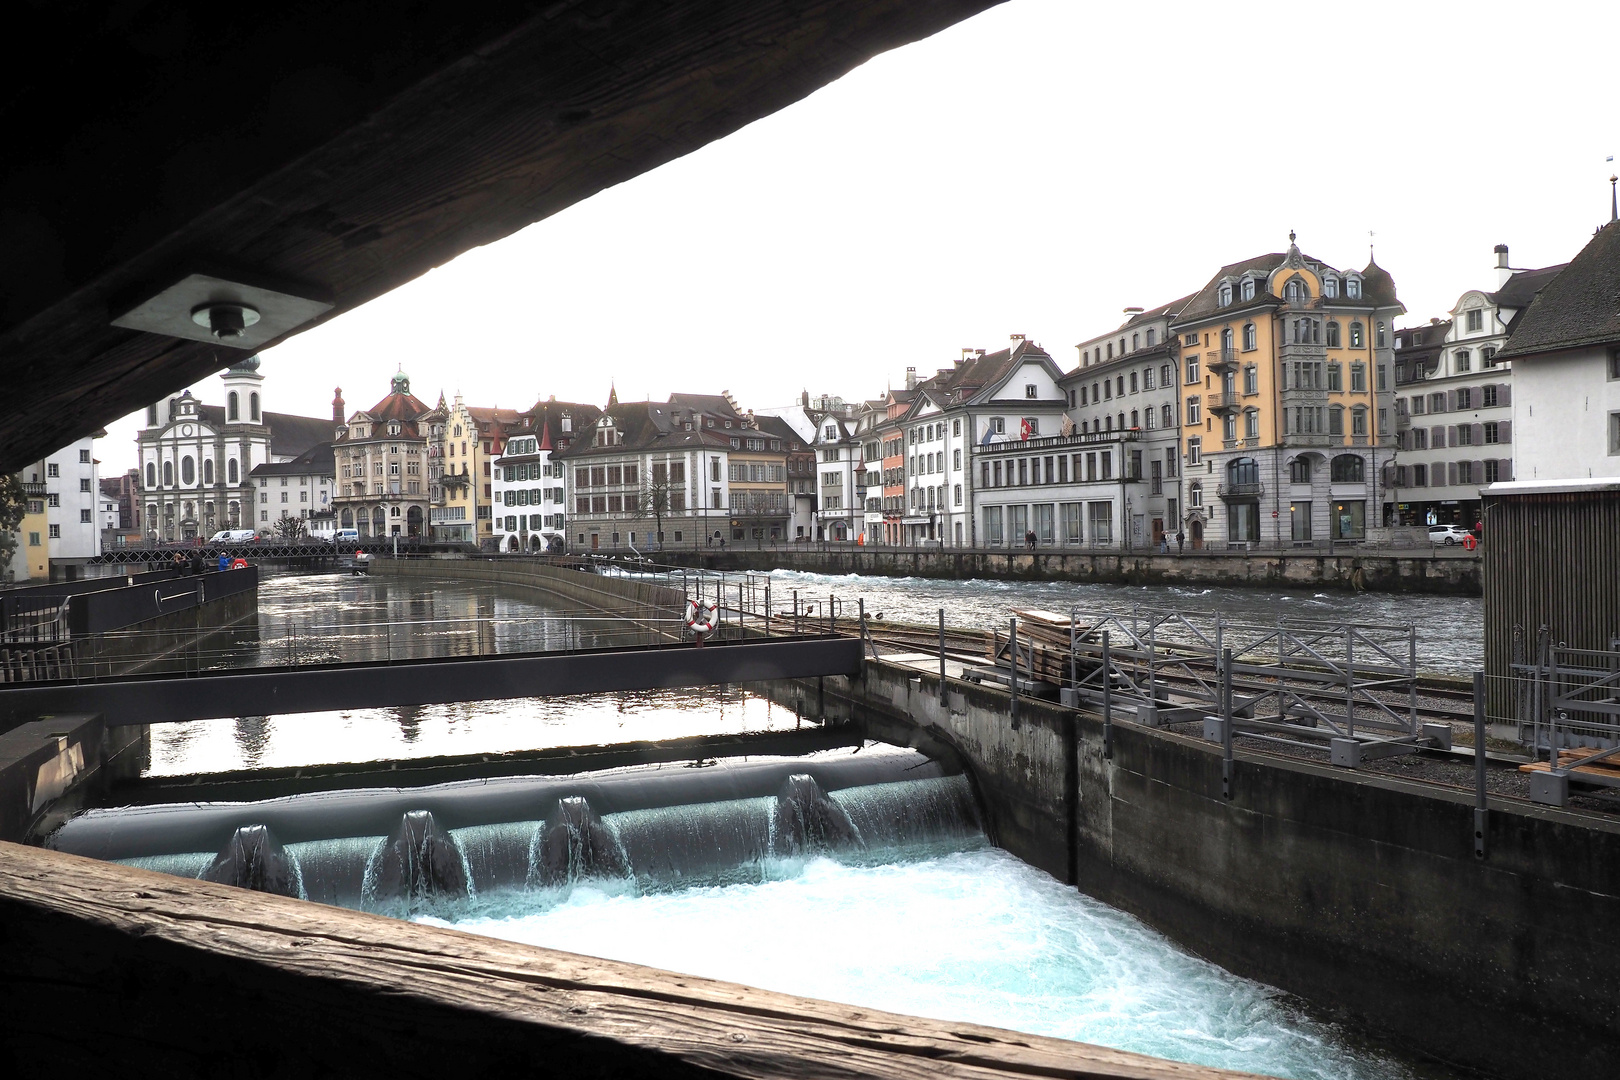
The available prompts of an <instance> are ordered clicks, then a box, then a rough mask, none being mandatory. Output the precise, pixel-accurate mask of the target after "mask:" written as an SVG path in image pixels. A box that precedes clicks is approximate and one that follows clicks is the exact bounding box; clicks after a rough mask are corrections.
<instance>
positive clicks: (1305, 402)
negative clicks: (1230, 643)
mask: <svg viewBox="0 0 1620 1080" xmlns="http://www.w3.org/2000/svg"><path fill="white" fill-rule="evenodd" d="M1288 239H1289V248H1288V251H1287V252H1284V253H1281V254H1270V255H1262V256H1259V257H1258V258H1254V259H1249V260H1247V261H1245V262H1240V263H1233V264H1232V265H1230V266H1225V267H1222V268H1221V270H1220V272H1219V273H1217V274H1216V275H1215V276H1214V277H1213V278H1211V279H1210V280H1209V282H1208V283H1207V284H1206V285H1205V286H1204V288H1203V289H1202V290H1201V291H1199V292H1198V293H1197V294H1195V296H1194V297H1193V298H1192V300H1191V301H1190V302H1189V303H1188V304H1187V305H1186V306H1185V307H1183V308H1182V310H1181V313H1180V314H1179V315H1178V316H1177V317H1176V319H1175V320H1174V321H1173V322H1172V323H1171V324H1170V330H1171V333H1172V334H1174V335H1175V336H1176V341H1177V343H1178V345H1179V349H1180V367H1181V372H1182V388H1181V425H1182V444H1183V445H1182V448H1183V461H1184V463H1185V466H1186V467H1185V469H1184V470H1183V473H1184V481H1183V482H1184V483H1185V485H1186V491H1185V492H1184V497H1185V500H1186V501H1185V506H1186V507H1187V517H1186V527H1187V532H1188V536H1189V538H1190V539H1191V541H1192V543H1193V546H1194V547H1201V546H1204V545H1205V544H1209V545H1212V546H1216V547H1223V548H1224V547H1227V546H1240V545H1242V546H1247V545H1256V544H1260V545H1265V546H1272V545H1278V546H1290V545H1292V546H1302V547H1303V546H1328V545H1330V544H1333V543H1346V542H1348V543H1356V542H1360V541H1364V540H1366V539H1367V538H1368V532H1369V530H1376V529H1377V528H1378V527H1379V526H1380V523H1381V522H1382V521H1383V520H1384V518H1385V517H1387V516H1388V515H1389V513H1391V512H1392V511H1393V504H1392V503H1390V502H1389V495H1388V493H1387V492H1386V491H1385V489H1384V482H1383V481H1384V477H1383V475H1382V473H1383V471H1384V469H1385V467H1386V466H1389V465H1390V464H1391V462H1392V459H1393V456H1394V448H1395V428H1394V424H1393V411H1392V409H1393V387H1394V380H1393V377H1392V373H1391V371H1390V367H1391V365H1392V363H1393V358H1394V353H1393V348H1394V320H1395V318H1396V316H1398V315H1400V314H1401V313H1402V312H1404V311H1405V308H1403V307H1402V306H1401V303H1400V300H1399V299H1398V298H1397V297H1396V295H1395V282H1394V281H1393V279H1391V278H1390V276H1389V274H1388V273H1387V272H1386V271H1385V270H1384V269H1383V268H1382V267H1380V266H1379V265H1378V264H1377V263H1376V262H1369V263H1368V264H1367V267H1366V268H1365V269H1363V270H1359V271H1357V270H1338V269H1335V268H1334V267H1331V266H1329V265H1327V264H1326V263H1323V262H1321V261H1320V260H1317V259H1313V258H1310V257H1309V256H1306V255H1303V254H1301V253H1300V250H1299V248H1298V246H1296V245H1295V244H1294V243H1293V240H1294V236H1293V234H1292V233H1290V234H1289V237H1288Z"/></svg>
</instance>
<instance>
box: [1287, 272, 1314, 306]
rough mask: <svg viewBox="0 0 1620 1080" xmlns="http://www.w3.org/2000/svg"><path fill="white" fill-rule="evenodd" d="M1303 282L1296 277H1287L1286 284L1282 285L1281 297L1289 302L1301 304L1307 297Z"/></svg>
mask: <svg viewBox="0 0 1620 1080" xmlns="http://www.w3.org/2000/svg"><path fill="white" fill-rule="evenodd" d="M1307 295H1308V294H1307V292H1306V291H1305V282H1303V281H1302V280H1300V279H1299V278H1297V277H1294V278H1289V279H1288V284H1287V285H1285V286H1283V298H1284V299H1285V300H1287V301H1288V302H1289V303H1290V304H1302V303H1304V302H1305V299H1306V297H1307Z"/></svg>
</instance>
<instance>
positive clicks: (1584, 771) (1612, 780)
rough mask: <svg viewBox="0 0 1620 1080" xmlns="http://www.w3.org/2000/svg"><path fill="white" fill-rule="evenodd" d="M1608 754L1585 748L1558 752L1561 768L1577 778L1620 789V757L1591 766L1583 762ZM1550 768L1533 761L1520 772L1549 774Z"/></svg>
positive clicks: (1598, 749) (1604, 750)
mask: <svg viewBox="0 0 1620 1080" xmlns="http://www.w3.org/2000/svg"><path fill="white" fill-rule="evenodd" d="M1604 753H1608V750H1606V749H1603V748H1599V747H1591V746H1583V747H1579V748H1577V749H1573V750H1560V751H1558V764H1559V766H1560V767H1561V768H1566V769H1570V771H1571V772H1573V773H1575V774H1576V775H1577V776H1587V777H1591V778H1592V779H1594V780H1597V781H1599V782H1600V783H1606V784H1612V785H1615V786H1617V787H1620V756H1617V757H1608V758H1604V759H1603V760H1602V761H1595V762H1593V763H1592V764H1590V765H1582V764H1580V763H1581V762H1583V761H1585V760H1586V759H1587V758H1590V757H1595V756H1597V755H1598V754H1604ZM1549 768H1550V766H1549V765H1548V764H1547V763H1546V762H1545V761H1533V762H1531V763H1530V764H1528V765H1520V766H1519V771H1520V772H1547V771H1548V769H1549Z"/></svg>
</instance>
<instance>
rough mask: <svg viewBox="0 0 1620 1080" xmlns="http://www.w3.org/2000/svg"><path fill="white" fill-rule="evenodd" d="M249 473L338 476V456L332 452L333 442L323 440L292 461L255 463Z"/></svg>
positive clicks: (251, 474) (252, 474)
mask: <svg viewBox="0 0 1620 1080" xmlns="http://www.w3.org/2000/svg"><path fill="white" fill-rule="evenodd" d="M327 426H328V427H330V426H331V425H330V424H328V425H327ZM248 475H249V476H331V477H336V476H337V458H336V457H335V455H334V454H333V453H332V444H331V443H330V442H323V443H320V444H319V445H316V446H312V447H310V448H309V449H308V450H305V451H304V452H303V453H302V454H299V455H298V456H297V457H296V458H294V459H293V460H291V461H274V462H270V461H267V462H265V463H264V464H263V465H255V466H254V467H253V471H252V472H250V473H248Z"/></svg>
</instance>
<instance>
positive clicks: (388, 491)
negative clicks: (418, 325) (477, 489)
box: [332, 372, 444, 538]
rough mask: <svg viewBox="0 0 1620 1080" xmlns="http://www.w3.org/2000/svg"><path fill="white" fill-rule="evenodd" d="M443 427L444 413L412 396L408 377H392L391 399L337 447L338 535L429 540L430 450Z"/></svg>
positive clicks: (357, 420) (359, 418) (350, 428)
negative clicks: (346, 531) (347, 532)
mask: <svg viewBox="0 0 1620 1080" xmlns="http://www.w3.org/2000/svg"><path fill="white" fill-rule="evenodd" d="M443 421H444V414H443V413H442V412H436V411H435V410H433V409H430V408H428V406H427V405H425V404H423V403H422V402H421V401H419V400H418V399H417V398H416V397H414V396H413V395H412V394H411V380H410V378H409V377H408V376H406V375H405V374H404V373H403V372H400V373H399V374H396V375H395V376H394V377H393V379H392V381H391V383H390V386H389V394H388V396H387V397H385V398H383V399H382V400H381V401H379V402H377V404H375V405H373V406H372V407H371V408H369V409H360V410H357V411H356V412H355V413H354V414H353V415H351V416H350V417H349V419H348V422H347V423H346V424H345V425H344V426H343V427H342V428H341V429H339V431H338V437H337V440H336V441H335V442H334V443H333V445H332V449H333V454H334V456H335V467H336V469H337V473H338V475H337V494H336V496H335V497H334V498H333V500H332V503H333V510H334V511H335V513H336V519H337V528H338V529H340V530H342V529H354V530H356V531H357V532H359V534H360V535H361V536H362V537H369V538H385V537H390V536H399V537H406V538H409V537H425V536H426V528H427V520H428V509H429V497H430V486H429V485H430V481H429V477H428V461H429V454H428V446H429V443H430V441H431V440H432V439H433V438H434V429H435V426H436V425H440V424H442V423H443Z"/></svg>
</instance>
